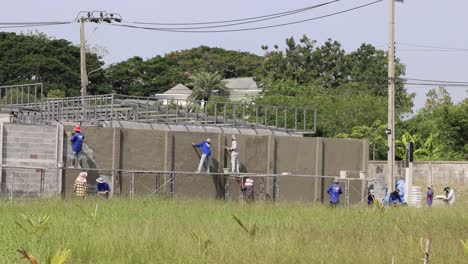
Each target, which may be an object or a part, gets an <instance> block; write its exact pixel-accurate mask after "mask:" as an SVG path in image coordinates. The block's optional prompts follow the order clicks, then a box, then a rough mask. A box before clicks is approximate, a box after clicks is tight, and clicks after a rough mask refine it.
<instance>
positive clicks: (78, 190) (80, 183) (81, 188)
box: [73, 171, 88, 199]
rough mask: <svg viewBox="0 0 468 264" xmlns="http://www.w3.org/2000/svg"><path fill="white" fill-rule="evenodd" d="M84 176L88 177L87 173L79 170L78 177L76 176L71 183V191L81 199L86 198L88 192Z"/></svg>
mask: <svg viewBox="0 0 468 264" xmlns="http://www.w3.org/2000/svg"><path fill="white" fill-rule="evenodd" d="M86 177H88V173H86V172H85V171H82V172H80V174H79V175H78V177H76V180H75V184H74V185H73V193H75V195H76V196H77V197H80V198H83V199H84V198H86V195H87V192H88V184H87V181H86Z"/></svg>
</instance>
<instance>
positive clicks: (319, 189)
mask: <svg viewBox="0 0 468 264" xmlns="http://www.w3.org/2000/svg"><path fill="white" fill-rule="evenodd" d="M315 140H316V144H315V175H316V176H322V175H323V174H324V171H323V169H324V168H323V160H324V157H323V154H324V152H323V151H324V148H323V138H320V137H318V138H315ZM324 188H325V179H323V178H316V179H315V191H314V201H319V200H320V201H321V202H322V203H323V199H324V197H323V192H324Z"/></svg>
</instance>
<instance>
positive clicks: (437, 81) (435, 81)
mask: <svg viewBox="0 0 468 264" xmlns="http://www.w3.org/2000/svg"><path fill="white" fill-rule="evenodd" d="M401 79H403V80H407V81H420V82H432V83H449V84H450V83H451V84H468V82H457V81H440V80H426V79H416V78H403V77H402V78H401Z"/></svg>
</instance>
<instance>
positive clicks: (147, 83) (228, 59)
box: [106, 46, 262, 96]
mask: <svg viewBox="0 0 468 264" xmlns="http://www.w3.org/2000/svg"><path fill="white" fill-rule="evenodd" d="M261 63H262V57H260V56H256V55H253V54H251V53H248V52H239V51H229V50H225V49H221V48H209V47H206V46H200V47H198V48H193V49H189V50H181V51H174V52H171V53H168V54H166V55H165V56H156V57H153V58H151V59H148V60H143V59H142V58H140V57H133V58H130V59H128V60H126V61H123V62H120V63H117V64H114V65H112V66H110V67H109V69H108V70H107V71H106V72H107V78H108V79H109V81H110V83H111V85H112V87H113V90H115V91H116V92H117V93H119V94H129V95H144V96H148V95H154V94H157V93H162V92H165V91H166V90H168V89H169V88H171V87H173V86H175V85H177V84H178V83H188V82H190V81H191V77H192V76H195V75H197V74H196V73H199V72H206V73H215V72H218V73H219V76H221V77H222V78H234V77H247V76H254V75H255V72H256V70H257V69H258V68H259V67H260V65H261Z"/></svg>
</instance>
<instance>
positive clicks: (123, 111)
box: [0, 85, 317, 133]
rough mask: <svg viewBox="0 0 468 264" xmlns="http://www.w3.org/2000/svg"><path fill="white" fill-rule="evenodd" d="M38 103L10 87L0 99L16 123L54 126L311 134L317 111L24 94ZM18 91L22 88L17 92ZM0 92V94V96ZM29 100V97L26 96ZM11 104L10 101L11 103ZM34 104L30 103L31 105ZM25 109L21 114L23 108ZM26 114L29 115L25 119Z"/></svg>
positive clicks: (20, 88)
mask: <svg viewBox="0 0 468 264" xmlns="http://www.w3.org/2000/svg"><path fill="white" fill-rule="evenodd" d="M38 87H40V88H41V89H40V91H41V93H40V94H41V97H40V98H38V97H37V96H31V97H28V96H26V97H25V96H24V94H23V93H22V92H18V93H12V92H11V91H13V90H12V89H16V88H15V87H13V88H12V87H8V89H7V88H5V93H7V94H13V97H15V96H14V95H19V94H20V95H21V96H19V97H18V99H15V100H13V99H12V98H13V97H12V96H10V97H8V96H4V97H2V98H1V99H2V100H3V101H4V102H9V105H10V106H17V107H18V108H17V110H16V111H17V114H18V117H19V118H22V117H24V116H25V115H34V116H35V118H34V119H31V120H36V119H37V118H39V119H40V120H41V121H58V122H104V121H132V122H145V123H160V124H181V125H195V126H217V127H219V126H221V127H234V128H238V127H247V128H263V129H272V130H283V131H295V132H307V133H315V131H316V122H317V109H315V108H306V107H290V106H275V105H258V104H255V103H253V102H251V103H247V102H217V101H198V100H181V99H175V100H170V99H160V98H155V97H141V96H126V95H117V94H107V95H90V96H85V97H81V96H78V97H66V98H42V85H41V86H37V87H36V88H35V89H32V88H31V87H29V88H28V91H31V90H34V91H35V92H37V91H39V90H38V89H37V88H38ZM17 89H18V91H24V90H25V87H22V86H18V87H17ZM0 91H1V90H0ZM28 94H29V93H28ZM34 95H36V94H34ZM15 98H16V97H15ZM32 99H34V100H32ZM25 107H27V108H25ZM31 113H32V114H31Z"/></svg>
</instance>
